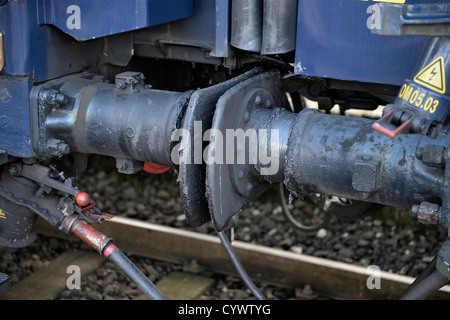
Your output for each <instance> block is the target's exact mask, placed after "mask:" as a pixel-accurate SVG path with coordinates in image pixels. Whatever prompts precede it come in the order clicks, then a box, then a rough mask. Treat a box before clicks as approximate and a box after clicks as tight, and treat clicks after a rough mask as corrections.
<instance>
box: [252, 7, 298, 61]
mask: <svg viewBox="0 0 450 320" xmlns="http://www.w3.org/2000/svg"><path fill="white" fill-rule="evenodd" d="M296 27H297V0H264V17H263V31H262V44H261V54H279V53H286V52H290V51H292V50H294V49H295V36H296Z"/></svg>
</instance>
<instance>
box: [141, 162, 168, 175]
mask: <svg viewBox="0 0 450 320" xmlns="http://www.w3.org/2000/svg"><path fill="white" fill-rule="evenodd" d="M170 168H171V166H163V165H160V164H157V163H151V162H146V163H145V164H144V171H145V172H148V173H153V174H161V173H164V172H166V171H169V170H170Z"/></svg>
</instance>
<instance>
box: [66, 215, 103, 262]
mask: <svg viewBox="0 0 450 320" xmlns="http://www.w3.org/2000/svg"><path fill="white" fill-rule="evenodd" d="M70 231H71V232H72V233H73V234H74V235H76V236H77V237H78V238H80V239H81V240H83V241H84V242H86V243H87V244H88V245H90V246H91V247H92V248H94V249H95V250H97V251H98V252H99V253H100V254H102V252H103V249H104V248H105V247H106V245H107V244H108V243H109V242H110V241H111V240H112V239H111V238H110V237H108V236H107V235H105V234H104V233H102V232H100V231H99V230H97V229H96V228H94V227H93V226H91V225H90V224H88V223H87V222H86V221H84V220H78V221H76V222H75V223H73V224H72V228H71V230H70Z"/></svg>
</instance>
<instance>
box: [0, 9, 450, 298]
mask: <svg viewBox="0 0 450 320" xmlns="http://www.w3.org/2000/svg"><path fill="white" fill-rule="evenodd" d="M285 14H286V13H284V15H285ZM239 21H240V20H238V22H239ZM255 30H261V26H258V28H255ZM239 35H247V36H251V37H256V36H255V35H252V34H251V33H248V34H243V33H240V34H239ZM122 37H123V38H120V41H119V44H120V47H121V48H122V49H123V48H124V45H123V44H124V43H125V44H127V43H128V44H129V42H127V35H126V34H125V35H123V36H122ZM256 38H257V37H256ZM135 39H138V41H137V42H135V43H132V45H134V48H135V49H136V55H137V56H136V57H133V58H132V59H130V60H128V59H127V57H125V58H124V56H123V53H124V52H126V50H125V49H123V50H122V49H121V50H119V51H117V52H115V51H114V50H113V49H114V48H117V43H116V42H114V41H113V40H111V42H110V43H109V46H108V48H107V49H108V53H110V54H111V52H113V53H114V52H115V53H117V55H116V56H114V57H110V58H108V59H109V60H108V61H109V62H111V61H112V60H111V59H113V60H114V61H115V62H118V61H122V60H126V61H127V63H126V64H123V65H122V66H118V65H115V66H114V65H111V63H105V64H100V65H98V66H96V67H92V68H89V69H88V70H86V71H84V72H76V73H74V74H70V75H63V76H60V77H57V78H55V79H52V80H48V81H43V82H39V83H36V84H35V85H33V86H32V88H31V91H30V98H29V99H30V122H31V134H30V140H31V141H30V145H31V146H32V149H33V156H32V157H20V156H11V155H8V154H7V153H2V154H0V161H1V162H2V174H1V178H0V208H1V211H0V213H1V215H0V218H2V219H0V245H3V246H6V247H8V248H12V249H14V248H22V247H26V246H28V245H30V244H31V243H32V242H33V241H34V240H35V239H36V233H35V230H34V222H35V219H36V217H37V216H39V217H41V218H43V219H45V220H46V221H47V222H48V223H49V224H50V225H52V226H53V227H54V228H56V229H58V230H61V231H63V232H66V233H69V234H75V235H76V236H78V237H80V238H81V239H82V240H84V241H86V242H87V243H89V244H90V245H91V246H92V247H93V248H94V249H96V250H97V251H98V252H99V253H100V254H102V255H105V256H106V257H108V258H109V259H111V260H112V261H114V262H115V263H116V264H117V265H118V266H119V267H120V268H121V269H122V270H124V272H125V273H126V274H127V275H128V276H129V277H130V278H131V279H132V280H134V281H135V282H136V283H137V284H138V286H139V287H140V288H141V289H142V290H143V291H144V292H145V293H146V294H147V295H148V296H149V297H150V298H153V299H164V298H165V297H164V295H163V294H162V293H161V292H160V291H159V290H158V289H157V288H156V287H155V286H154V285H153V284H152V283H150V282H149V281H148V279H146V278H145V277H143V275H142V273H141V272H140V271H139V270H137V269H136V268H135V267H134V266H133V265H132V263H131V262H130V261H129V259H128V258H126V257H125V256H124V255H123V253H122V252H121V251H120V250H119V249H118V248H117V247H116V246H115V245H114V244H113V243H112V240H111V239H110V238H108V237H107V236H106V235H104V234H102V233H100V232H99V231H97V230H96V229H95V228H94V227H92V223H98V222H102V221H104V220H108V219H110V218H111V216H109V215H108V214H105V213H102V212H101V211H100V210H99V209H98V208H97V207H96V205H95V201H94V199H92V198H91V197H90V196H89V195H88V194H86V193H85V192H83V191H82V190H79V189H78V188H77V185H76V179H77V178H80V177H81V178H82V173H83V171H84V170H86V168H87V166H88V165H89V157H90V156H91V155H95V156H97V155H100V156H107V157H112V158H115V159H116V166H117V169H118V171H119V172H121V173H123V174H135V173H137V172H139V171H141V170H148V171H149V172H154V173H157V172H162V171H164V170H166V169H167V168H175V169H176V170H177V172H178V180H179V185H180V198H181V201H182V205H183V210H184V213H185V215H186V220H187V222H188V223H189V224H190V225H192V226H200V225H202V224H204V223H212V225H213V226H214V228H215V230H216V231H217V232H218V234H219V236H220V238H221V240H222V242H223V243H224V245H225V246H226V247H227V250H229V252H230V256H232V257H233V252H232V248H231V247H230V246H229V243H228V241H229V239H228V237H227V231H228V230H229V228H230V227H231V226H232V222H233V216H234V215H235V214H236V213H238V212H239V210H241V209H242V208H244V207H246V206H248V205H249V203H250V202H251V201H252V200H254V199H255V198H257V197H258V196H260V195H261V194H262V193H263V192H265V191H266V190H268V189H269V188H271V187H272V186H273V185H276V184H279V185H282V186H284V188H286V189H287V190H288V192H289V193H290V197H304V196H306V195H309V194H320V195H323V196H326V197H328V196H335V197H339V198H341V199H349V200H352V201H353V204H351V205H345V206H343V205H339V204H335V205H333V206H332V207H331V208H332V209H331V211H333V212H334V213H336V214H338V213H339V212H342V211H350V212H351V211H352V210H354V212H355V213H354V216H355V217H358V216H363V215H365V214H367V213H368V212H373V211H374V209H377V208H379V207H380V206H383V205H389V206H400V207H407V208H411V213H412V214H413V215H415V216H417V218H418V220H419V221H420V222H422V223H426V224H437V225H439V226H440V227H442V228H443V229H444V230H448V229H449V227H450V204H449V199H450V197H449V194H448V193H450V187H449V185H450V164H449V161H450V154H449V141H450V140H449V139H450V137H449V131H450V127H449V126H448V124H447V119H446V116H447V111H448V108H447V106H448V105H449V101H450V100H449V99H450V98H449V97H448V96H447V94H445V93H442V92H440V91H442V89H443V88H441V87H439V86H440V85H441V86H442V84H443V85H444V86H445V80H448V79H450V78H448V79H446V77H445V75H448V74H450V70H449V69H450V68H449V65H450V64H449V63H447V57H448V51H449V48H450V47H449V41H448V38H447V37H445V36H442V35H435V36H434V37H433V38H432V39H431V40H430V43H429V46H428V50H427V51H426V53H424V55H423V56H422V57H421V60H420V61H419V67H418V68H419V69H418V70H419V71H418V72H412V77H411V79H405V84H404V86H402V87H398V86H391V85H382V84H370V83H359V82H351V81H339V80H331V79H325V78H317V77H309V76H301V75H298V74H295V72H294V68H295V65H294V57H293V55H292V53H291V50H292V49H289V48H285V49H283V50H284V51H287V53H283V54H279V55H276V56H270V57H268V56H267V55H266V54H267V52H265V51H264V50H262V51H260V52H259V53H258V54H254V53H252V54H249V52H247V51H240V50H238V49H236V50H237V51H236V54H235V56H234V59H235V60H233V61H230V60H227V59H219V58H217V59H216V60H217V61H220V63H217V61H216V60H214V59H213V61H209V63H205V61H204V58H203V57H202V54H204V49H202V48H201V49H199V48H195V49H194V48H192V47H189V46H186V47H184V44H183V43H174V42H167V43H164V44H163V45H161V44H158V46H159V49H161V50H162V51H163V52H164V50H166V52H165V54H166V56H165V57H164V58H166V59H161V57H155V56H151V55H152V52H154V50H155V48H154V44H153V43H152V42H151V41H148V42H145V41H143V40H142V39H146V38H145V32H143V33H139V32H138V33H137V34H136V36H135ZM235 40H236V41H238V40H241V41H242V42H243V43H248V42H249V41H248V39H244V40H242V39H239V38H238V37H237V38H235ZM262 41H266V42H265V43H271V41H272V42H273V39H270V38H269V39H265V38H262ZM275 43H276V42H275ZM272 44H273V43H272ZM278 44H281V43H278ZM236 46H238V45H237V44H236ZM259 47H261V44H259ZM262 48H263V49H264V48H266V49H265V50H268V49H267V48H269V46H268V45H262ZM128 49H129V48H128ZM216 49H217V48H216ZM278 49H279V48H277V49H274V48H272V49H270V50H278ZM124 50H125V51H124ZM152 50H153V51H152ZM184 50H186V51H184ZM242 50H250V49H249V48H243V49H242ZM143 52H145V54H143ZM158 52H159V51H158ZM270 53H272V52H269V54H270ZM139 54H140V56H139ZM158 54H160V53H158ZM185 54H189V55H190V57H191V58H192V57H195V59H197V60H198V61H195V62H194V61H180V60H181V57H182V56H183V55H185ZM146 55H150V56H146ZM153 55H155V54H153ZM168 56H174V57H175V60H176V61H174V60H168V59H167V57H168ZM432 76H435V77H440V79H441V80H442V81H441V83H439V82H435V81H434V80H430V77H432ZM174 79H176V80H174ZM447 82H448V81H447ZM427 85H428V86H427ZM5 94H6V95H7V94H8V93H5V92H3V93H0V99H3V100H5V99H6V100H8V99H10V97H9V98H8V96H5ZM307 100H312V101H316V102H317V105H318V108H317V109H314V108H309V107H308V106H307V105H306V103H305V101H307ZM335 105H338V109H339V110H340V114H330V109H331V108H332V107H333V106H335ZM380 105H382V106H386V107H385V108H384V111H383V116H382V117H381V118H379V119H366V118H363V117H351V116H345V111H346V110H349V109H366V110H374V109H376V108H378V107H379V106H380ZM355 208H356V209H355ZM308 230H311V229H308V227H305V231H308ZM447 245H448V244H447V243H445V244H444V245H443V247H442V249H441V251H440V252H439V254H438V257H437V258H436V260H434V262H433V264H432V265H431V266H430V268H428V269H427V270H426V273H425V274H424V275H423V276H422V277H421V278H420V279H419V280H421V281H417V282H415V283H414V284H413V285H412V286H411V288H410V289H409V290H408V291H407V292H406V293H405V295H404V298H411V299H412V298H424V297H427V296H428V295H429V294H430V293H431V292H432V291H434V290H436V289H438V288H440V287H441V286H443V285H444V284H447V283H448V279H449V277H450V268H449V267H448V265H449V262H450V256H448V252H447V251H446V250H445V249H446V247H447ZM244 278H246V276H245V274H244ZM430 283H432V286H430V285H429V284H430ZM249 286H250V287H252V291H254V292H255V294H256V295H257V297H259V298H264V297H262V296H261V294H260V293H259V292H258V291H257V289H256V288H254V287H253V285H252V283H251V281H249Z"/></svg>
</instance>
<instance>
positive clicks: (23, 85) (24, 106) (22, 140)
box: [0, 76, 34, 158]
mask: <svg viewBox="0 0 450 320" xmlns="http://www.w3.org/2000/svg"><path fill="white" fill-rule="evenodd" d="M30 87H31V80H30V78H29V77H12V76H0V149H1V150H2V151H6V152H7V153H8V154H9V155H11V156H16V157H23V158H29V157H32V156H33V155H34V153H33V150H32V147H31V121H30V101H29V96H30V94H29V93H30Z"/></svg>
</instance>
